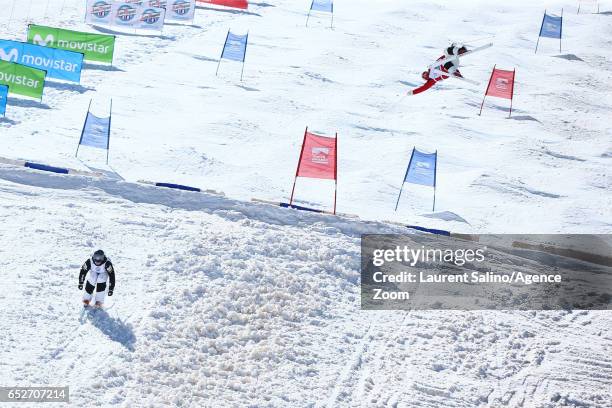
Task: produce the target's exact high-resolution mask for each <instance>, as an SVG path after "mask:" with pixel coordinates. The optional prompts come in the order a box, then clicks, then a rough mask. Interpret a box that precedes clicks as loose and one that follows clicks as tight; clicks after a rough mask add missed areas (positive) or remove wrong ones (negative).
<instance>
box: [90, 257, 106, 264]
mask: <svg viewBox="0 0 612 408" xmlns="http://www.w3.org/2000/svg"><path fill="white" fill-rule="evenodd" d="M104 260H105V257H103V256H94V257H93V262H94V263H95V264H96V265H98V266H100V265H102V264H103V263H104Z"/></svg>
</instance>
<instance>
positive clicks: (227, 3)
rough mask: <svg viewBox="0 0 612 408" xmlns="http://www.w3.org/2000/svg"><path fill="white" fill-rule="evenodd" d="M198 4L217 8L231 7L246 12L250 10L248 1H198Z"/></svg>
mask: <svg viewBox="0 0 612 408" xmlns="http://www.w3.org/2000/svg"><path fill="white" fill-rule="evenodd" d="M197 1H198V3H207V4H214V5H215V6H223V7H231V8H237V9H242V10H246V9H248V8H249V2H248V1H247V0H197Z"/></svg>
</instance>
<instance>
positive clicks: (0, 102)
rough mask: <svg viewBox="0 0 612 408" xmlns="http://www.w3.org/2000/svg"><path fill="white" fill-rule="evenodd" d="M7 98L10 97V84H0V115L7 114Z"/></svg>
mask: <svg viewBox="0 0 612 408" xmlns="http://www.w3.org/2000/svg"><path fill="white" fill-rule="evenodd" d="M7 98H8V86H6V85H0V116H4V115H6V100H7Z"/></svg>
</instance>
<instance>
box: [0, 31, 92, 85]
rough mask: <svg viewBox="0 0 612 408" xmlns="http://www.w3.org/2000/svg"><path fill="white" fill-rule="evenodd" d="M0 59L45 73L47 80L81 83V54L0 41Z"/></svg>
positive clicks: (17, 42)
mask: <svg viewBox="0 0 612 408" xmlns="http://www.w3.org/2000/svg"><path fill="white" fill-rule="evenodd" d="M0 59H1V60H4V61H8V62H16V63H18V64H21V65H26V66H28V67H32V68H38V69H43V70H46V71H47V78H56V79H62V80H64V81H71V82H77V83H79V82H81V69H82V68H83V54H82V53H80V52H73V51H66V50H60V49H57V48H49V47H42V46H40V45H35V44H28V43H23V42H19V41H11V40H0Z"/></svg>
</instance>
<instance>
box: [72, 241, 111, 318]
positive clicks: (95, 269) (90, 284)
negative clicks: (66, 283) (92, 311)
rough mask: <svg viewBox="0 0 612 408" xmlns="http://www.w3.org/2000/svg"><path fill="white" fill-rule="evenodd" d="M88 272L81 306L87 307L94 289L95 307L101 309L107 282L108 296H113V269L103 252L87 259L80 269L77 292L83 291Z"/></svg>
mask: <svg viewBox="0 0 612 408" xmlns="http://www.w3.org/2000/svg"><path fill="white" fill-rule="evenodd" d="M88 272H89V276H88V277H87V283H86V284H85V293H83V306H85V307H87V306H89V303H90V302H91V299H92V297H93V292H94V289H95V291H96V295H95V302H96V303H95V306H96V307H102V305H103V304H104V298H105V296H106V293H105V292H106V281H107V280H108V281H109V286H108V296H112V295H113V290H114V289H115V269H114V268H113V264H112V263H111V261H110V259H108V258H107V257H106V255H105V254H104V251H102V250H101V249H99V250H97V251H96V252H94V253H93V255H92V256H91V258H89V259H87V260H86V261H85V263H84V264H83V266H82V267H81V272H80V273H79V290H82V289H83V283H85V276H86V275H87V273H88Z"/></svg>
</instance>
